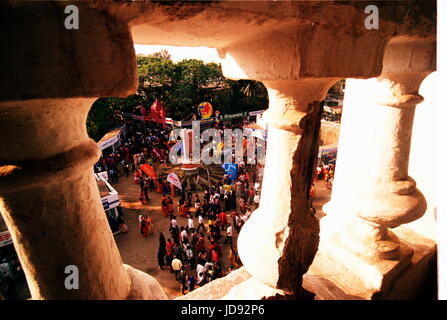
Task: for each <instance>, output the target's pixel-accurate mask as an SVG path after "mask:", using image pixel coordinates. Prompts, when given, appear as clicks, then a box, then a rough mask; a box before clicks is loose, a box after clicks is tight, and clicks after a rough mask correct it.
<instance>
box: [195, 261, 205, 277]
mask: <svg viewBox="0 0 447 320" xmlns="http://www.w3.org/2000/svg"><path fill="white" fill-rule="evenodd" d="M196 270H197V274H199V273H201V272H205V267H204V266H202V265H201V264H200V263H198V264H197V268H196Z"/></svg>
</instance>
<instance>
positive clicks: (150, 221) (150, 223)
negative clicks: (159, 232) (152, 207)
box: [146, 216, 154, 237]
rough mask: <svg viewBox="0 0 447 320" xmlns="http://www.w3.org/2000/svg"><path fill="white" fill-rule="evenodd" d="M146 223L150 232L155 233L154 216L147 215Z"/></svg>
mask: <svg viewBox="0 0 447 320" xmlns="http://www.w3.org/2000/svg"><path fill="white" fill-rule="evenodd" d="M146 225H147V232H148V233H149V234H153V233H154V225H153V223H152V218H151V217H149V216H147V218H146ZM146 237H147V236H146Z"/></svg>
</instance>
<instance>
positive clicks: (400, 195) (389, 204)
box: [320, 39, 434, 292]
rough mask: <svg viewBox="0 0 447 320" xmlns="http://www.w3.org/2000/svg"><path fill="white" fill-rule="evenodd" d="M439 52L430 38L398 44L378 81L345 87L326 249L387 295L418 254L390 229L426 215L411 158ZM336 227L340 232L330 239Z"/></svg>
mask: <svg viewBox="0 0 447 320" xmlns="http://www.w3.org/2000/svg"><path fill="white" fill-rule="evenodd" d="M433 48H434V46H433V42H432V41H427V40H424V41H415V42H412V41H408V42H407V41H406V40H402V39H396V40H393V41H392V42H390V44H389V45H388V47H387V49H386V51H385V57H384V67H383V72H382V74H381V75H380V76H379V77H377V78H371V79H366V80H356V79H349V80H348V81H347V84H346V93H345V103H344V106H343V117H342V125H341V132H340V139H339V149H338V155H337V166H336V170H335V178H334V184H333V193H332V197H331V201H330V202H329V203H328V204H327V205H326V206H325V207H324V211H325V212H326V213H327V214H328V217H327V218H324V219H323V221H322V233H326V235H324V236H323V235H322V238H326V237H327V239H325V240H327V241H323V242H322V245H321V246H320V248H321V249H320V251H321V252H324V253H325V254H328V255H329V256H331V257H332V258H333V259H335V260H336V261H339V262H340V263H341V264H343V265H345V266H346V268H348V269H349V270H351V271H352V272H353V273H355V274H356V275H357V276H359V277H360V279H362V280H363V281H365V283H367V285H369V286H371V287H373V288H376V289H377V290H381V291H382V292H386V291H387V290H388V289H389V287H388V286H389V285H390V281H387V280H390V279H392V278H393V277H394V276H395V275H396V274H398V273H399V272H400V271H401V270H403V269H404V268H405V267H407V266H408V265H409V264H410V263H411V258H412V254H413V249H411V248H410V247H409V246H407V245H405V244H404V243H400V241H399V239H398V237H397V236H395V235H394V233H392V232H391V231H390V230H389V228H395V227H398V226H399V225H401V224H405V223H409V222H411V221H414V220H416V219H418V218H420V217H421V216H422V215H423V214H424V212H425V210H426V201H425V199H424V196H423V195H422V194H421V192H420V191H419V190H418V189H417V188H416V182H415V181H414V180H413V179H412V178H411V177H409V176H408V160H409V154H410V147H411V146H410V144H411V132H412V127H413V117H414V112H415V107H416V105H417V104H418V103H420V102H421V101H422V100H423V98H422V97H421V96H420V95H419V94H418V88H419V85H420V83H421V82H422V80H423V79H424V78H425V77H426V76H427V75H428V74H429V73H430V70H433V59H432V58H433ZM324 220H326V221H324ZM337 221H338V222H339V228H338V229H337V228H334V226H336V225H337ZM331 229H332V230H336V231H335V232H334V233H333V234H329V233H330V232H331V231H332V230H331Z"/></svg>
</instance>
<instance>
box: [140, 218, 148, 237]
mask: <svg viewBox="0 0 447 320" xmlns="http://www.w3.org/2000/svg"><path fill="white" fill-rule="evenodd" d="M138 219H139V220H140V233H141V234H142V235H143V236H144V237H145V238H147V233H148V231H149V230H148V226H147V220H146V218H145V217H143V216H142V215H141V214H140V216H139V217H138Z"/></svg>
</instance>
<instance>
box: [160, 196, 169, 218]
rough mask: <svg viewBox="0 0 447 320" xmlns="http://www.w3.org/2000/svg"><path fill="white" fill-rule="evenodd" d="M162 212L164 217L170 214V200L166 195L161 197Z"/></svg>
mask: <svg viewBox="0 0 447 320" xmlns="http://www.w3.org/2000/svg"><path fill="white" fill-rule="evenodd" d="M161 213H162V214H163V217H167V216H168V215H169V211H168V202H167V199H166V197H165V196H163V197H162V198H161Z"/></svg>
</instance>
